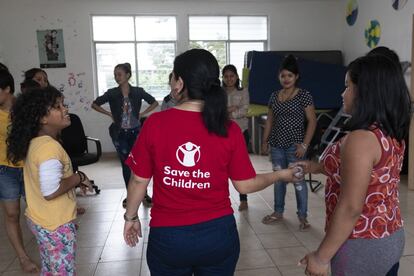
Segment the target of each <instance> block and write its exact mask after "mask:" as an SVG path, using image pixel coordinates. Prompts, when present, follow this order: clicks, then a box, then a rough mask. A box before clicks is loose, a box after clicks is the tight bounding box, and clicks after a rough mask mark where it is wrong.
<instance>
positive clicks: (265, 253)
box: [0, 155, 414, 276]
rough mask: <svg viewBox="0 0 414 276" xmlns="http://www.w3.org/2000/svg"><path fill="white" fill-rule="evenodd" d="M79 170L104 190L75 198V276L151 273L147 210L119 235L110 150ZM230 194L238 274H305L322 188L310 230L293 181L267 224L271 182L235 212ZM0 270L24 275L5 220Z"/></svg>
mask: <svg viewBox="0 0 414 276" xmlns="http://www.w3.org/2000/svg"><path fill="white" fill-rule="evenodd" d="M251 157H252V160H253V162H254V165H255V168H256V170H257V171H258V172H263V171H268V170H269V169H270V168H271V166H270V164H269V162H268V161H267V159H266V158H265V157H263V156H254V155H252V156H251ZM82 169H83V170H84V171H85V172H86V173H87V174H88V175H89V176H90V177H91V178H93V179H94V180H95V182H96V184H97V185H99V186H100V188H102V192H101V194H100V195H98V196H95V195H92V196H87V197H79V203H80V205H81V206H83V207H85V208H86V210H87V211H86V214H84V215H82V216H80V217H79V218H78V223H79V235H78V255H77V271H78V275H80V276H89V275H99V276H101V275H119V276H123V275H150V274H149V271H148V267H147V265H146V257H145V251H146V247H147V238H148V235H147V234H148V218H149V209H147V208H141V210H140V217H141V218H142V223H143V225H144V240H143V241H142V242H140V243H139V244H138V246H137V247H135V248H128V247H127V246H126V245H125V243H124V241H123V238H122V230H123V218H122V215H123V213H124V209H123V208H122V206H121V201H122V199H123V198H124V196H125V190H124V189H123V184H122V178H121V169H120V166H119V164H118V161H117V159H116V158H115V156H113V155H107V156H104V158H103V159H102V160H101V161H100V162H99V163H98V164H95V165H91V166H86V167H83V168H82ZM405 182H406V180H404V181H403V184H402V185H401V189H400V190H401V192H400V198H401V209H402V210H403V215H404V218H405V230H406V247H405V251H404V257H403V258H402V259H401V268H400V274H399V275H400V276H408V275H413V271H414V192H413V191H407V186H406V183H405ZM150 193H151V191H150ZM231 198H232V202H233V208H234V210H235V212H234V213H235V217H236V220H237V225H238V228H239V234H240V241H241V253H240V258H239V262H238V264H237V271H236V275H238V276H249V275H252V276H267V275H290V276H292V275H304V273H303V270H304V268H303V267H298V266H297V262H298V260H299V259H300V258H301V257H302V256H303V255H304V254H305V253H306V252H308V251H309V250H313V249H315V248H316V247H317V245H318V244H319V242H320V240H321V238H322V236H323V225H324V202H323V189H321V190H319V191H318V192H317V193H311V192H310V193H309V221H310V223H311V224H312V228H311V229H310V231H309V232H299V230H298V221H297V219H296V215H295V210H296V201H295V196H294V191H293V187H292V186H289V189H288V194H287V199H286V202H287V206H286V209H287V210H286V213H285V221H284V222H283V223H280V224H276V225H271V226H270V225H264V224H262V223H261V219H262V217H263V216H265V215H266V214H269V213H271V212H272V208H271V206H272V204H273V188H272V187H269V188H267V189H266V190H264V191H261V192H259V193H256V194H252V195H249V209H248V210H247V211H243V212H239V211H237V207H238V194H237V192H236V191H235V190H234V189H231ZM1 216H2V215H1ZM1 219H2V218H1ZM1 221H2V220H1ZM22 224H23V225H24V242H25V245H26V248H27V250H28V252H29V254H30V255H31V256H32V257H33V258H34V259H35V260H36V261H39V254H38V252H37V245H36V243H35V241H34V238H33V237H32V235H31V234H30V233H29V231H28V229H27V227H26V226H25V223H24V219H22ZM0 271H1V272H2V273H1V275H4V276H6V275H8V276H9V275H24V274H23V273H22V272H20V268H19V264H18V261H17V260H16V257H15V255H14V251H13V250H12V249H11V246H10V244H9V242H8V240H7V237H6V234H5V230H4V226H3V223H2V225H1V227H0Z"/></svg>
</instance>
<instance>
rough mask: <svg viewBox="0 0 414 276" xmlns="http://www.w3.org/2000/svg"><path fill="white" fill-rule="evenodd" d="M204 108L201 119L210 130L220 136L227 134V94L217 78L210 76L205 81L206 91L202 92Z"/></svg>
mask: <svg viewBox="0 0 414 276" xmlns="http://www.w3.org/2000/svg"><path fill="white" fill-rule="evenodd" d="M203 99H204V108H203V111H202V115H203V121H204V124H205V125H206V127H207V129H208V130H209V131H210V132H214V133H216V134H217V135H220V136H227V123H228V120H229V117H228V112H227V95H226V92H225V91H224V90H223V88H221V86H220V80H219V79H218V78H212V79H210V80H209V81H208V82H207V89H206V93H204V94H203Z"/></svg>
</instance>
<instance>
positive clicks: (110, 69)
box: [96, 43, 136, 95]
mask: <svg viewBox="0 0 414 276" xmlns="http://www.w3.org/2000/svg"><path fill="white" fill-rule="evenodd" d="M134 52H135V49H134V44H133V43H116V44H103V43H101V44H99V43H97V44H96V65H97V74H98V91H99V95H102V94H103V93H105V92H106V91H107V90H108V89H109V88H112V87H116V86H118V84H117V83H116V82H115V80H114V67H115V66H116V65H117V64H119V63H125V62H129V63H130V64H131V68H132V76H131V79H130V83H131V84H132V85H135V84H136V79H135V72H134V70H135V53H134Z"/></svg>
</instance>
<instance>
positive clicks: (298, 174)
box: [276, 166, 304, 182]
mask: <svg viewBox="0 0 414 276" xmlns="http://www.w3.org/2000/svg"><path fill="white" fill-rule="evenodd" d="M276 172H277V173H278V175H279V178H280V179H279V180H281V181H284V182H299V181H302V180H303V176H304V174H303V171H302V169H301V168H299V167H297V166H296V167H290V168H288V169H283V170H278V171H276Z"/></svg>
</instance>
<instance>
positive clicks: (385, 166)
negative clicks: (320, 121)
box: [322, 128, 405, 239]
mask: <svg viewBox="0 0 414 276" xmlns="http://www.w3.org/2000/svg"><path fill="white" fill-rule="evenodd" d="M372 132H373V133H374V134H375V136H376V137H377V138H378V141H379V142H380V145H381V147H382V156H381V160H380V161H379V162H378V164H377V165H376V166H375V167H374V168H373V170H372V172H371V181H370V183H369V186H368V190H367V195H366V197H365V204H364V207H363V210H362V213H361V215H360V218H359V219H358V221H357V223H356V224H355V227H354V229H353V231H352V233H351V235H350V236H349V238H350V239H356V238H363V239H378V238H383V237H387V236H389V235H391V234H392V233H393V232H395V231H396V230H398V229H400V228H401V227H402V225H403V222H402V219H401V212H400V206H399V199H398V198H399V192H398V184H399V183H400V172H401V167H402V163H403V158H404V149H405V143H404V142H402V143H399V142H398V141H397V140H395V139H391V138H390V137H386V136H385V135H384V134H383V132H382V131H381V130H380V129H378V128H375V129H373V130H372ZM344 139H346V136H345V137H343V138H342V139H341V140H340V141H338V142H336V143H335V144H333V145H331V146H330V148H329V149H328V150H327V154H326V155H325V157H324V158H323V160H322V162H323V164H324V168H325V171H326V173H327V176H328V178H327V183H326V188H325V203H326V229H327V228H328V226H329V222H330V219H331V216H332V214H333V212H334V210H335V207H336V204H337V202H338V198H339V194H340V192H341V176H340V167H341V159H340V150H341V145H342V143H343V141H344Z"/></svg>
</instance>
